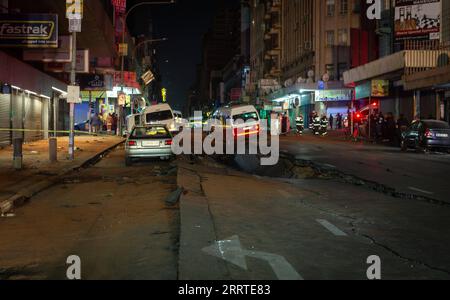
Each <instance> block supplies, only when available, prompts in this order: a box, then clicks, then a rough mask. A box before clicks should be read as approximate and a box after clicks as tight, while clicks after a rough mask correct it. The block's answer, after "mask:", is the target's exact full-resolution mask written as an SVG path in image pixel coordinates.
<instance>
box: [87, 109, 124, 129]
mask: <svg viewBox="0 0 450 300" xmlns="http://www.w3.org/2000/svg"><path fill="white" fill-rule="evenodd" d="M118 120H119V118H118V116H117V114H116V113H112V114H105V115H101V114H94V115H92V116H91V128H92V131H93V132H94V133H99V132H101V131H103V132H107V133H109V134H115V133H116V132H117V124H118Z"/></svg>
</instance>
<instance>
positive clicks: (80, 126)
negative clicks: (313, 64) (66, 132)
mask: <svg viewBox="0 0 450 300" xmlns="http://www.w3.org/2000/svg"><path fill="white" fill-rule="evenodd" d="M74 130H76V131H89V120H87V121H83V122H80V123H76V124H75V125H74Z"/></svg>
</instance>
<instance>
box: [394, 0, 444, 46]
mask: <svg viewBox="0 0 450 300" xmlns="http://www.w3.org/2000/svg"><path fill="white" fill-rule="evenodd" d="M441 12H442V6H441V0H396V1H395V41H396V42H402V41H405V40H439V39H440V31H441Z"/></svg>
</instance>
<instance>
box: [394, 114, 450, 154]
mask: <svg viewBox="0 0 450 300" xmlns="http://www.w3.org/2000/svg"><path fill="white" fill-rule="evenodd" d="M401 148H402V151H407V150H408V149H416V150H417V151H426V150H445V151H449V150H450V125H449V124H448V123H446V122H442V121H435V120H423V121H418V122H415V123H413V124H412V125H411V126H410V127H409V128H408V129H407V130H406V131H405V132H404V133H403V134H402V141H401Z"/></svg>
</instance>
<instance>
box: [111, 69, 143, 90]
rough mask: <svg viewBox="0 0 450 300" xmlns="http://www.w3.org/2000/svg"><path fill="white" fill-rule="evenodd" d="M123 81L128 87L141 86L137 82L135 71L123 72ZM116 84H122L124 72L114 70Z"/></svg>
mask: <svg viewBox="0 0 450 300" xmlns="http://www.w3.org/2000/svg"><path fill="white" fill-rule="evenodd" d="M123 81H124V85H125V86H126V87H133V88H137V89H138V88H140V85H139V83H138V82H137V76H136V73H135V72H123ZM113 84H114V86H121V85H122V73H121V72H114V83H113Z"/></svg>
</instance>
